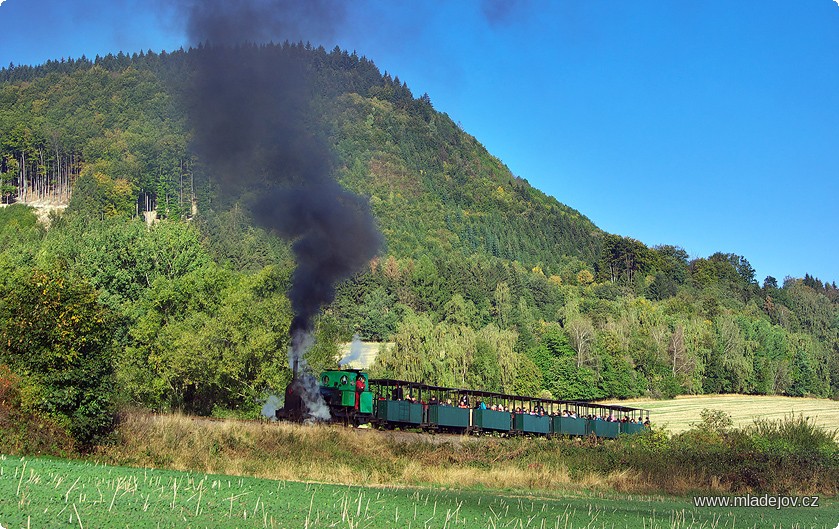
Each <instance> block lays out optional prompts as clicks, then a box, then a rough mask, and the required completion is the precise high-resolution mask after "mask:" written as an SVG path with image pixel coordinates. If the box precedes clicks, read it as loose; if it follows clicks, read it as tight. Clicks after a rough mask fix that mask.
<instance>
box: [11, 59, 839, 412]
mask: <svg viewBox="0 0 839 529" xmlns="http://www.w3.org/2000/svg"><path fill="white" fill-rule="evenodd" d="M200 53H202V50H200V49H199V50H190V51H188V52H185V51H177V52H174V53H161V54H155V53H151V52H149V53H140V54H134V55H131V56H128V55H124V54H122V53H120V54H118V55H109V56H107V57H103V58H99V57H97V58H96V59H95V60H92V61H91V60H88V59H85V58H82V59H80V60H70V61H58V62H57V61H53V62H48V63H47V64H44V65H41V66H37V67H29V66H23V67H21V66H18V67H9V68H5V69H3V70H0V160H2V161H1V162H0V186H2V193H3V201H4V202H16V203H30V204H31V203H50V202H53V203H62V202H69V207H68V209H67V211H66V212H65V213H64V214H63V215H61V216H60V217H55V218H54V219H53V221H52V227H51V228H50V230H49V231H45V230H44V229H43V228H41V227H40V226H38V225H37V224H35V223H34V220H33V218H34V217H33V216H32V214H31V213H30V212H28V211H26V210H25V208H22V207H21V206H13V207H8V208H4V209H3V210H0V243H2V246H0V251H2V254H0V270H2V279H0V285H2V289H3V298H2V299H3V301H2V302H0V334H2V338H3V340H2V341H3V342H4V343H6V344H17V345H15V346H14V347H12V346H11V345H9V346H8V347H7V349H4V350H2V352H0V364H2V363H6V364H10V365H11V366H12V368H13V370H15V371H16V372H21V373H32V372H37V366H32V365H29V364H27V360H25V359H27V358H29V359H31V358H33V354H36V353H37V354H58V353H56V351H74V350H75V349H74V348H75V347H78V344H79V343H82V342H83V343H86V344H88V345H86V347H87V346H90V347H93V346H92V345H89V344H94V343H95V344H98V345H95V347H96V348H97V349H96V350H97V351H99V352H101V353H102V354H103V355H104V358H105V359H106V360H107V362H106V363H107V365H108V366H110V368H111V369H112V372H113V376H114V377H115V380H116V385H115V387H117V388H119V393H120V395H123V396H124V398H125V399H127V400H128V401H130V402H133V403H138V404H142V405H146V406H151V407H155V408H170V407H180V408H185V409H189V410H194V411H200V412H211V411H212V410H213V409H214V407H215V408H217V409H219V408H231V407H253V402H254V399H255V397H256V396H257V395H259V394H261V393H262V392H263V391H265V390H266V389H270V388H278V387H282V385H283V384H284V382H285V381H286V380H287V378H288V369H287V365H286V360H285V348H286V346H287V343H288V324H289V321H290V310H289V306H288V300H287V298H286V296H285V291H286V289H287V287H288V280H289V275H290V272H291V270H292V269H293V263H292V261H291V254H290V252H289V249H288V245H287V243H286V242H283V241H279V240H278V239H277V238H276V237H274V236H272V235H271V234H268V233H265V232H264V231H262V230H260V229H258V228H256V227H254V224H253V223H252V222H251V221H250V218H249V213H248V204H249V198H250V197H252V196H255V195H258V194H259V193H260V188H259V185H255V184H253V182H252V180H248V182H249V183H248V185H247V186H243V187H245V188H244V189H239V190H238V191H237V192H236V193H235V194H231V193H230V192H229V191H224V192H222V191H221V188H219V187H217V186H216V185H214V184H213V183H212V181H211V179H210V178H209V177H208V176H207V175H208V174H209V173H210V172H211V169H212V168H209V167H207V165H206V161H205V160H202V159H201V158H200V157H198V156H197V155H195V154H194V153H193V152H192V151H191V148H190V144H191V138H192V132H191V131H190V130H189V127H188V125H187V123H188V122H187V118H186V116H187V109H188V105H189V104H190V103H189V101H188V100H187V99H186V98H185V97H184V94H186V93H187V92H188V86H189V82H190V79H191V76H192V75H193V73H194V71H195V61H196V57H198V56H199V55H200ZM235 53H237V54H241V59H242V60H243V61H247V60H248V59H249V57H254V56H260V57H262V58H263V59H264V58H265V57H267V58H269V59H270V60H276V61H278V63H279V62H282V63H284V64H288V63H293V64H296V65H297V71H298V72H303V75H304V77H305V81H306V83H307V84H306V87H307V90H308V92H307V93H308V102H307V105H306V107H307V108H306V109H305V116H306V123H307V125H306V126H307V128H308V129H309V130H310V131H311V133H312V134H313V135H316V136H318V137H320V138H323V139H324V140H325V141H326V143H327V144H328V145H330V146H331V150H332V151H333V155H334V164H333V165H334V167H335V171H336V175H335V176H336V178H338V180H339V181H340V182H341V183H342V184H343V185H344V186H345V187H347V188H348V189H350V190H352V191H354V192H356V193H358V194H360V195H362V196H364V197H368V199H369V203H370V205H371V208H372V210H373V212H374V213H375V215H376V218H377V220H378V222H379V224H380V227H381V230H382V232H383V233H384V235H385V238H386V247H385V248H384V249H383V250H382V252H381V255H380V256H379V257H378V258H376V259H374V260H373V261H372V262H371V263H370V267H369V269H367V270H365V271H363V272H362V273H360V274H358V275H357V276H356V277H354V278H353V279H352V280H350V281H348V282H346V283H345V284H343V285H342V286H341V287H340V289H339V293H338V298H337V299H336V301H335V302H334V303H333V304H332V305H331V306H329V307H327V308H326V310H325V311H324V312H323V314H322V315H321V317H320V319H319V323H318V338H319V340H318V345H317V347H316V348H315V350H314V351H313V352H312V353H311V360H312V363H313V364H314V365H315V366H316V367H317V366H321V365H327V364H329V363H330V362H334V358H333V356H334V355H335V354H336V351H337V349H336V347H335V344H336V343H337V342H338V341H346V340H348V339H349V338H350V337H351V336H352V335H353V334H356V333H357V334H359V335H360V336H361V337H362V338H365V339H368V340H381V341H392V342H393V343H394V345H393V347H392V348H390V349H389V350H387V351H384V352H383V353H382V354H381V355H380V357H379V360H378V363H377V365H376V366H375V368H374V369H375V370H376V371H378V373H379V374H383V375H389V376H394V377H400V378H409V379H415V380H423V381H426V382H437V383H440V384H445V385H458V386H472V387H481V388H484V389H488V390H504V391H509V392H516V393H539V392H543V393H545V394H550V395H552V396H554V397H562V398H600V397H632V396H637V395H643V394H652V395H659V396H669V395H675V394H679V393H701V392H749V393H778V394H789V395H805V394H812V395H819V396H833V395H837V394H839V310H837V307H838V306H839V305H838V304H839V291H837V289H836V285H835V284H831V283H824V282H822V281H821V280H819V279H817V278H813V277H810V276H807V277H805V278H786V279H784V280H783V281H782V282H781V283H780V284H779V282H778V281H777V280H776V279H774V278H771V277H768V278H766V279H765V280H763V281H762V283H758V281H757V278H755V277H754V270H753V269H752V267H751V266H750V265H749V262H748V260H747V259H746V258H745V257H743V256H739V255H735V254H723V253H717V254H714V255H711V256H708V257H706V258H697V259H693V260H690V259H689V256H688V255H687V254H686V253H685V252H684V251H683V250H682V249H681V248H679V247H678V246H661V247H656V248H648V247H646V246H645V245H643V244H642V243H640V242H638V241H635V240H633V239H630V238H625V237H621V236H619V235H612V234H606V233H604V232H602V231H601V230H599V229H598V228H597V227H596V226H594V225H593V224H592V223H591V222H590V221H589V220H588V219H587V218H586V217H585V216H583V215H582V214H581V213H579V212H577V211H575V210H574V209H572V208H570V207H568V206H565V205H563V204H561V203H560V202H558V201H557V200H556V199H554V198H552V197H548V196H546V195H545V194H543V193H541V192H540V191H538V190H537V189H534V188H533V187H532V186H530V185H529V184H528V183H527V182H526V181H525V180H523V179H520V178H517V177H515V176H514V175H512V174H511V173H510V171H509V170H508V169H507V168H506V167H505V166H504V165H503V163H501V162H500V161H499V160H498V159H496V158H495V157H493V156H492V155H491V154H490V153H488V152H487V151H486V149H484V148H483V146H481V145H480V143H479V142H478V141H477V140H476V139H475V138H474V137H472V136H470V135H469V134H467V133H466V132H464V131H463V130H461V129H460V127H459V126H458V125H457V124H456V123H454V122H453V121H452V120H451V119H450V118H449V117H448V116H447V115H445V114H442V113H439V112H437V111H435V110H434V108H433V105H432V101H431V98H430V97H429V96H428V95H423V96H421V97H415V96H414V95H413V94H412V93H411V91H410V89H409V88H408V86H407V85H406V84H405V83H403V82H401V81H400V80H399V78H398V77H391V76H390V75H388V74H382V73H381V72H380V71H379V70H378V69H377V67H376V66H375V65H374V64H373V62H371V61H369V60H367V59H365V58H363V57H358V56H356V55H355V54H350V53H347V52H346V51H342V50H340V49H337V48H336V49H335V50H333V51H331V52H327V51H326V50H324V49H322V48H317V49H314V48H311V47H309V46H304V45H290V44H284V45H268V46H260V47H256V46H245V47H242V48H239V49H237V50H236V51H235ZM241 171H247V167H242V168H241ZM234 178H235V176H234ZM560 198H561V197H560ZM142 217H145V218H146V219H152V218H155V217H156V218H157V222H156V223H154V224H149V225H148V227H147V225H146V224H144V223H143V222H141V220H140V219H141V218H142ZM45 284H48V285H51V286H52V287H53V288H55V289H56V291H55V292H54V294H55V296H56V297H55V299H56V302H55V303H56V305H54V306H53V305H48V306H46V305H45V306H36V305H37V304H35V305H33V304H32V298H31V296H32V295H34V293H36V292H38V291H39V289H42V290H43V291H44V292H48V291H49V289H44V288H43V286H44V285H45ZM62 289H70V290H69V291H68V292H69V293H71V294H73V295H69V294H68V292H64V291H63V290H62ZM44 295H46V294H44ZM91 295H92V296H93V298H90V296H91ZM91 299H93V301H91ZM61 300H63V301H61ZM68 300H76V301H77V302H78V303H79V304H78V305H75V306H74V310H77V311H80V312H79V314H77V315H78V316H79V317H82V315H83V314H85V313H86V311H92V312H91V313H92V314H97V315H100V312H101V318H102V321H107V322H108V325H110V326H111V327H109V329H110V334H109V335H108V336H110V337H111V338H112V340H111V341H107V340H104V339H100V338H102V337H99V338H97V340H96V341H84V340H83V341H82V342H78V341H74V340H73V339H72V338H73V337H74V336H76V334H78V335H84V334H85V333H87V332H91V331H90V329H86V328H82V327H81V326H79V325H76V324H68V325H69V327H68V329H69V330H68V331H67V332H66V333H64V334H60V335H55V334H54V333H51V332H49V330H48V329H41V331H42V334H37V333H33V331H31V329H30V330H27V329H29V327H26V326H25V325H21V324H20V322H21V321H26V318H32V319H33V320H37V321H49V319H50V318H58V319H61V318H63V317H65V315H67V314H73V311H68V310H60V309H61V308H62V303H69V302H70V301H68ZM64 308H65V309H66V308H67V307H64ZM51 310H54V312H50V311H51ZM44 311H46V312H44ZM97 317H100V316H97ZM74 325H76V326H74ZM62 340H65V341H62ZM56 341H58V342H60V343H61V346H60V347H57V346H56ZM106 342H107V343H106ZM9 348H10V349H9ZM47 352H49V353H47ZM62 354H63V353H62ZM82 356H84V355H82ZM70 357H72V358H76V356H73V355H72V354H71V355H70ZM109 376H110V375H109ZM70 378H72V377H70ZM38 383H39V384H42V385H43V384H47V382H44V381H40V382H38ZM56 383H58V382H56Z"/></svg>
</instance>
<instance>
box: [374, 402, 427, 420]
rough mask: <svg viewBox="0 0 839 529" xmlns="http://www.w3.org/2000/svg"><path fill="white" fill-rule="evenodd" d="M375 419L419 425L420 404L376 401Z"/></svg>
mask: <svg viewBox="0 0 839 529" xmlns="http://www.w3.org/2000/svg"><path fill="white" fill-rule="evenodd" d="M376 418H377V419H379V420H382V421H387V422H391V423H402V424H421V423H422V404H418V403H414V402H409V401H407V400H378V401H376Z"/></svg>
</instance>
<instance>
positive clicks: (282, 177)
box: [180, 0, 382, 419]
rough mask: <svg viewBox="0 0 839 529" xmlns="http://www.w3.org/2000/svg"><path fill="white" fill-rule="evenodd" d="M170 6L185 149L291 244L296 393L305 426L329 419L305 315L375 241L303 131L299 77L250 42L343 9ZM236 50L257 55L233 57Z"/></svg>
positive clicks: (326, 21) (362, 208) (307, 119)
mask: <svg viewBox="0 0 839 529" xmlns="http://www.w3.org/2000/svg"><path fill="white" fill-rule="evenodd" d="M180 9H181V11H183V14H184V15H185V16H186V20H187V28H188V31H189V34H190V37H191V39H192V41H193V42H196V43H201V44H202V47H201V49H199V50H198V53H197V54H196V57H197V58H196V61H197V64H196V65H195V72H196V73H195V76H194V79H193V80H192V82H191V84H190V86H189V89H188V93H189V117H190V122H191V124H192V128H193V130H194V134H195V135H194V148H195V150H196V152H197V153H198V154H199V155H200V157H201V160H202V161H203V162H204V163H205V164H206V165H207V168H208V171H209V172H210V173H211V174H212V176H213V182H214V183H215V184H216V185H217V186H218V188H219V191H220V192H221V193H220V195H221V196H222V197H224V198H227V199H228V200H242V201H244V202H246V203H248V204H249V205H250V210H251V212H252V214H253V215H254V218H255V220H256V222H257V223H259V224H260V225H261V226H263V227H265V228H267V229H269V230H272V231H274V232H276V233H278V234H279V235H281V236H282V237H284V238H286V239H288V240H291V241H293V242H292V250H293V252H294V255H295V259H296V263H297V267H296V269H295V271H294V273H293V275H292V283H291V287H290V289H289V292H288V294H289V298H290V300H291V306H292V310H293V312H294V317H293V320H292V323H291V329H290V334H291V345H290V347H289V366H290V367H292V369H293V370H294V375H295V380H296V382H295V383H293V384H292V385H293V386H294V390H295V395H294V396H295V398H301V399H302V401H303V403H304V404H305V408H306V413H307V414H308V416H309V417H312V418H316V419H328V418H329V411H328V408H327V407H326V406H325V405H324V403H323V399H322V398H321V397H320V394H319V392H318V383H317V381H316V380H315V379H314V377H312V376H311V374H310V373H309V370H308V368H307V366H306V363H305V358H304V355H305V353H306V351H307V350H308V349H309V347H310V346H311V345H312V343H313V338H312V333H313V330H314V318H315V316H316V315H317V314H318V312H319V311H320V309H321V307H323V306H324V305H326V304H328V303H330V302H331V301H332V300H333V299H334V298H335V285H336V284H337V283H338V282H339V281H341V280H343V279H345V278H347V277H349V276H351V275H352V274H354V273H355V272H357V271H358V270H359V269H361V268H362V267H363V266H364V264H365V263H367V262H368V261H369V260H370V259H371V258H372V257H373V256H374V255H375V254H376V253H377V252H378V249H379V247H380V245H381V240H382V239H381V235H380V234H379V231H378V229H377V228H376V224H375V222H374V219H373V216H372V214H371V212H370V208H369V205H368V204H367V201H366V200H364V199H362V198H361V197H358V196H356V195H354V194H352V193H349V192H348V191H346V190H345V189H343V188H342V187H341V186H340V185H339V184H338V183H337V182H335V180H334V178H333V174H334V167H333V155H332V152H331V150H330V149H329V148H328V146H327V144H326V142H325V141H324V139H323V138H321V137H320V136H319V135H318V133H317V127H316V126H314V125H313V124H314V123H315V120H314V119H313V117H312V112H311V109H310V100H309V94H310V93H311V92H310V85H309V77H308V74H307V72H306V71H305V70H304V69H303V68H302V66H301V65H300V64H298V63H297V62H296V61H294V60H293V59H291V58H290V57H289V55H288V54H282V53H281V51H280V50H279V49H278V48H276V47H263V48H259V49H256V45H255V44H253V43H255V42H266V41H268V40H270V39H277V40H281V39H286V38H302V37H303V35H302V34H303V33H306V34H307V35H311V36H313V37H320V36H328V35H329V34H331V32H332V30H333V28H334V27H335V24H337V23H338V21H339V20H340V19H341V13H342V11H341V5H340V3H339V2H330V1H325V0H319V1H312V0H300V1H282V0H242V1H237V2H227V1H222V0H213V1H188V0H184V2H182V3H181V4H180ZM242 46H245V47H248V46H249V47H253V48H255V49H254V50H251V51H253V53H246V54H243V53H241V49H239V48H240V47H242ZM298 379H299V380H298ZM324 414H325V415H324Z"/></svg>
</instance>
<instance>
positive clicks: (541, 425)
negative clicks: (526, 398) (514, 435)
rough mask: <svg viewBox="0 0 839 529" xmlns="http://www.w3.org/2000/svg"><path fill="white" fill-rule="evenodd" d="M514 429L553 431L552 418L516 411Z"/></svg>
mask: <svg viewBox="0 0 839 529" xmlns="http://www.w3.org/2000/svg"><path fill="white" fill-rule="evenodd" d="M513 429H514V430H516V431H518V432H522V433H540V434H549V433H551V418H550V417H548V416H547V415H542V416H539V415H530V414H527V413H516V414H515V418H514V420H513Z"/></svg>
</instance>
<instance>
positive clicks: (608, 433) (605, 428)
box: [589, 420, 621, 439]
mask: <svg viewBox="0 0 839 529" xmlns="http://www.w3.org/2000/svg"><path fill="white" fill-rule="evenodd" d="M589 423H590V424H591V431H592V432H594V435H596V436H597V437H607V438H609V439H614V438H616V437H617V436H618V433H620V426H621V423H619V422H609V421H597V420H593V421H589Z"/></svg>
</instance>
